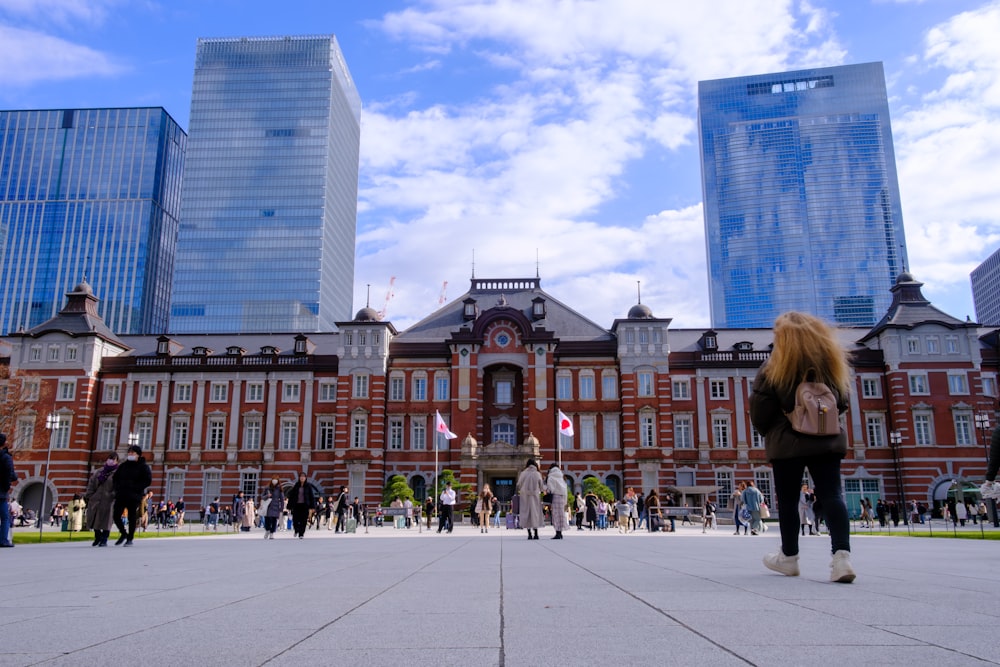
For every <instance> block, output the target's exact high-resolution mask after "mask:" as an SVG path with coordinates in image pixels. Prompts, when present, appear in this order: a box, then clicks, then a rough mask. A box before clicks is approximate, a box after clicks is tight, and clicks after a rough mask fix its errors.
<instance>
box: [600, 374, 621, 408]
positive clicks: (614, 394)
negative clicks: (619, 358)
mask: <svg viewBox="0 0 1000 667" xmlns="http://www.w3.org/2000/svg"><path fill="white" fill-rule="evenodd" d="M617 398H618V375H617V374H616V373H610V372H607V371H605V372H604V373H601V400H604V401H613V400H616V399H617Z"/></svg>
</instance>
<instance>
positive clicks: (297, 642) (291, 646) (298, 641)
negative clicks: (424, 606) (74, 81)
mask: <svg viewBox="0 0 1000 667" xmlns="http://www.w3.org/2000/svg"><path fill="white" fill-rule="evenodd" d="M466 542H467V541H466V540H463V541H462V542H461V543H459V544H457V545H456V546H455V548H454V549H452V550H451V551H449V552H447V553H443V554H441V555H440V556H438V557H437V558H434V559H431V560H429V561H427V562H426V563H424V564H423V565H421V566H420V567H418V568H417V569H415V570H413V571H411V572H410V573H409V574H407V575H406V576H405V577H402V578H401V579H398V580H396V581H394V582H392V583H391V584H389V585H388V586H386V587H384V588H382V590H380V591H378V592H376V593H375V594H373V595H371V596H369V597H368V599H366V600H362V601H361V602H359V603H358V604H356V605H354V606H353V607H351V608H350V609H348V610H347V611H345V612H344V613H342V614H340V615H339V616H337V617H336V618H333V619H331V620H330V621H327V622H326V623H324V624H323V625H321V626H319V627H318V628H316V629H315V630H313V631H312V632H310V633H308V634H306V635H305V636H303V637H300V638H299V639H296V640H295V641H293V642H292V643H290V644H289V645H288V646H286V647H285V648H284V649H282V650H281V651H279V652H278V653H275V654H274V655H272V656H271V657H270V658H268V659H267V660H265V661H264V662H262V663H260V667H264V665H266V664H268V663H270V662H272V661H274V660H276V659H278V658H280V657H281V656H283V655H284V654H286V653H288V652H289V651H291V650H292V649H294V648H295V647H296V646H299V645H300V644H302V642H304V641H306V640H308V639H311V638H313V637H315V636H316V635H318V634H319V633H320V632H322V631H323V630H326V629H327V628H329V627H330V626H331V625H333V624H334V623H336V622H337V621H340V620H341V619H343V618H345V617H347V616H349V615H350V614H352V613H354V612H355V611H357V610H359V609H361V608H362V607H364V606H365V605H366V604H368V603H370V602H372V601H374V600H376V599H377V598H379V597H381V596H383V595H385V594H386V593H388V592H389V591H391V590H392V589H394V588H396V587H397V586H399V585H401V584H403V583H405V582H406V581H408V580H409V579H411V578H413V577H415V576H417V575H418V574H420V573H421V572H423V571H424V570H426V569H427V568H429V567H430V566H431V565H434V564H435V563H438V562H440V561H442V560H444V559H445V558H447V557H449V556H451V555H452V554H454V553H455V552H456V551H458V550H459V549H461V548H462V547H463V546H464V545H465V544H466ZM386 557H388V555H387V556H386ZM314 578H315V577H314Z"/></svg>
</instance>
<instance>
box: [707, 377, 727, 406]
mask: <svg viewBox="0 0 1000 667" xmlns="http://www.w3.org/2000/svg"><path fill="white" fill-rule="evenodd" d="M708 395H709V398H712V399H714V400H717V401H721V400H725V399H727V398H729V381H728V380H726V379H725V378H711V379H710V380H709V381H708Z"/></svg>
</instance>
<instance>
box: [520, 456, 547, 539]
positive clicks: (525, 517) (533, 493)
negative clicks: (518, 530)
mask: <svg viewBox="0 0 1000 667" xmlns="http://www.w3.org/2000/svg"><path fill="white" fill-rule="evenodd" d="M517 493H518V495H519V496H520V498H521V506H520V508H519V509H520V516H519V519H520V523H521V527H522V528H526V529H527V530H528V539H529V540H537V539H538V529H539V528H541V527H542V523H543V522H544V520H545V518H544V515H543V514H542V494H543V493H545V480H543V479H542V473H540V472H538V464H537V463H536V462H535V459H528V463H527V465H525V466H524V470H522V471H521V474H520V475H518V477H517ZM532 532H534V534H532Z"/></svg>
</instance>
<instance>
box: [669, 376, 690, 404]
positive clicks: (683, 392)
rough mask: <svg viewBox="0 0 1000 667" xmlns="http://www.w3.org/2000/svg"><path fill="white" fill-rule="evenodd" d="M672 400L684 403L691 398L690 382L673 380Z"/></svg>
mask: <svg viewBox="0 0 1000 667" xmlns="http://www.w3.org/2000/svg"><path fill="white" fill-rule="evenodd" d="M673 387H674V400H676V401H686V400H688V399H690V398H691V381H690V380H674V383H673Z"/></svg>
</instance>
